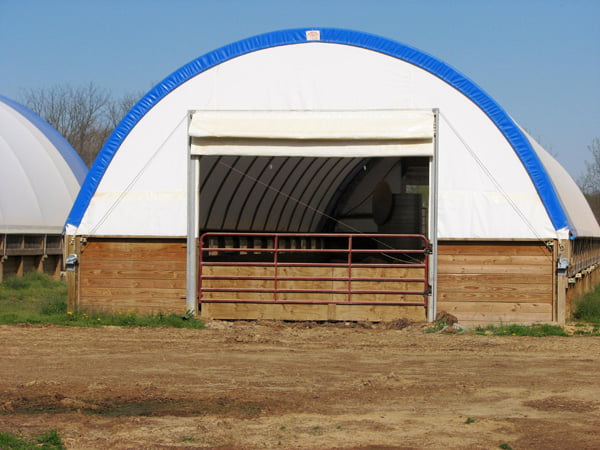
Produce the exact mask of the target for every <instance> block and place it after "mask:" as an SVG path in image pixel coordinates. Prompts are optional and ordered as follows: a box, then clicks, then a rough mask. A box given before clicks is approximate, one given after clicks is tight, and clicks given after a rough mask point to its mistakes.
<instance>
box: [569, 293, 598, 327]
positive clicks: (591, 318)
mask: <svg viewBox="0 0 600 450" xmlns="http://www.w3.org/2000/svg"><path fill="white" fill-rule="evenodd" d="M573 317H574V318H575V319H577V320H582V321H585V322H590V323H593V324H597V325H600V285H598V286H596V289H594V290H593V291H592V292H588V293H587V294H585V295H584V296H583V297H581V299H579V301H577V302H576V303H575V312H574V313H573Z"/></svg>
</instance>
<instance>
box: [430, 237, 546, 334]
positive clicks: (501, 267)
mask: <svg viewBox="0 0 600 450" xmlns="http://www.w3.org/2000/svg"><path fill="white" fill-rule="evenodd" d="M554 267H555V264H554V257H553V253H552V251H551V250H549V249H548V248H547V247H546V246H545V245H544V244H543V243H541V242H520V241H516V242H439V243H438V286H437V295H438V297H437V298H438V311H447V312H449V313H451V314H453V315H455V316H456V317H457V318H458V319H459V323H461V324H464V325H474V324H483V323H500V322H504V323H509V322H510V323H532V322H552V321H553V320H554V310H553V304H554V301H555V288H554V283H555V281H554V280H555V277H554Z"/></svg>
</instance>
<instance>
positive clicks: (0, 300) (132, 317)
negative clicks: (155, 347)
mask: <svg viewBox="0 0 600 450" xmlns="http://www.w3.org/2000/svg"><path fill="white" fill-rule="evenodd" d="M21 323H28V324H47V323H51V324H55V325H68V326H78V327H98V326H105V325H112V326H123V327H128V326H129V327H132V326H135V327H175V328H194V329H199V328H204V323H203V322H202V321H201V320H198V319H196V318H194V317H193V316H191V315H189V314H186V315H178V314H163V313H157V314H152V315H138V314H135V313H133V312H131V311H129V312H119V311H117V312H106V311H105V312H102V311H100V312H86V311H78V312H75V311H67V286H66V284H65V283H64V282H62V281H54V280H52V279H50V278H49V277H48V276H47V275H45V274H40V273H29V274H27V275H25V276H23V277H20V278H17V277H15V278H8V279H6V280H5V281H4V282H3V283H0V324H1V325H14V324H21Z"/></svg>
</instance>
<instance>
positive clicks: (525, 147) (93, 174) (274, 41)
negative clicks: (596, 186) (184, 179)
mask: <svg viewBox="0 0 600 450" xmlns="http://www.w3.org/2000/svg"><path fill="white" fill-rule="evenodd" d="M311 31H315V32H317V33H318V34H319V37H318V41H315V42H319V43H332V44H342V45H348V46H354V47H360V48H363V49H367V50H372V51H375V52H378V53H381V54H384V55H388V56H391V57H394V58H398V59H400V60H402V61H405V62H408V63H410V64H412V65H414V66H416V67H418V68H421V69H423V70H425V71H427V72H429V73H430V74H432V75H434V76H435V77H438V78H439V79H441V80H443V81H444V82H446V83H447V84H448V85H450V86H452V87H453V88H454V89H456V90H457V91H459V92H461V93H462V94H463V95H465V96H466V97H467V98H468V99H470V100H471V101H472V102H473V103H474V104H475V105H477V106H478V107H479V108H480V109H481V111H483V112H484V113H485V114H486V115H487V116H488V117H489V119H490V120H491V121H492V122H493V123H494V124H495V125H496V126H497V128H498V129H499V130H500V132H501V133H502V135H503V136H504V137H505V138H506V140H507V141H508V142H509V143H510V145H511V147H512V148H513V149H514V151H515V153H516V155H517V156H518V158H519V160H520V161H521V162H522V164H523V166H524V167H525V169H526V170H527V173H528V174H529V176H530V178H531V180H532V182H533V184H534V186H535V189H536V191H537V193H538V195H539V197H540V198H541V200H542V202H543V205H544V207H545V209H546V211H547V214H548V216H549V218H550V220H551V222H552V225H553V226H554V228H555V229H556V230H560V229H563V228H566V227H568V225H569V224H568V220H567V215H566V213H565V211H564V208H563V207H562V205H561V202H560V200H559V196H558V195H557V192H556V190H555V187H554V185H553V183H552V181H551V179H550V177H549V175H548V173H547V171H546V169H545V167H544V165H543V164H542V163H541V161H540V158H539V157H538V155H537V153H536V152H535V150H534V149H533V147H532V145H531V143H530V142H529V140H528V139H527V138H526V137H525V135H524V134H523V132H522V131H521V130H520V128H519V127H518V126H517V124H516V123H515V122H514V121H513V120H512V119H511V117H510V116H509V115H508V114H507V113H506V112H505V111H504V110H503V109H502V108H501V107H500V106H499V105H498V104H497V103H496V102H495V101H494V100H493V99H492V98H491V97H490V96H489V95H487V94H486V93H485V92H484V91H483V90H482V89H480V88H479V87H478V86H477V85H476V84H475V83H473V82H472V81H471V80H469V79H468V78H467V77H465V76H464V75H462V74H460V73H459V72H457V71H456V70H455V69H453V68H452V67H450V66H449V65H447V64H445V63H444V62H442V61H440V60H438V59H436V58H434V57H432V56H430V55H428V54H426V53H424V52H421V51H419V50H417V49H414V48H412V47H409V46H406V45H403V44H400V43H398V42H395V41H391V40H388V39H384V38H381V37H379V36H375V35H372V34H368V33H362V32H357V31H349V30H342V29H331V28H318V29H312V28H302V29H293V30H284V31H276V32H272V33H267V34H262V35H259V36H255V37H252V38H248V39H244V40H242V41H239V42H236V43H233V44H230V45H227V46H225V47H222V48H220V49H217V50H215V51H212V52H210V53H208V54H206V55H204V56H201V57H199V58H197V59H195V60H193V61H191V62H190V63H188V64H186V65H185V66H183V67H182V68H180V69H179V70H177V71H175V72H174V73H172V74H171V75H170V76H168V77H167V78H165V79H164V80H163V81H162V82H160V83H159V84H158V85H156V86H155V87H154V88H153V89H152V90H151V91H150V92H148V94H146V96H144V97H143V98H142V99H141V100H140V101H139V102H138V103H137V104H136V105H135V106H134V107H133V108H132V110H131V111H130V112H129V113H128V114H127V116H126V117H125V118H124V119H123V121H122V122H121V123H120V124H119V126H118V127H117V128H116V129H115V131H114V132H113V134H112V135H111V136H110V138H109V139H108V140H107V142H106V144H105V145H104V147H103V149H102V151H101V152H100V154H99V156H98V158H97V159H96V161H95V163H94V165H93V167H92V169H91V170H90V173H89V174H88V177H87V178H86V181H85V183H84V185H83V187H82V189H81V191H80V194H79V196H78V198H77V201H76V203H75V205H74V207H73V209H72V211H71V213H70V215H69V218H68V224H70V225H73V226H75V227H77V226H78V225H79V224H80V223H81V220H82V218H83V215H84V214H85V211H86V209H87V207H88V205H89V204H90V201H91V199H92V197H93V196H94V193H95V192H96V189H97V187H98V185H99V183H100V182H101V180H102V178H103V176H104V174H105V171H106V170H107V168H108V166H109V164H110V162H111V160H112V159H113V157H114V156H115V153H116V152H117V151H118V149H119V147H120V145H121V144H122V143H123V141H124V140H125V138H126V137H127V136H128V135H129V133H130V132H131V131H132V130H133V128H134V127H135V126H136V124H137V123H138V122H139V121H140V120H141V119H142V118H143V117H144V116H145V115H146V114H147V113H148V112H149V111H150V110H151V109H152V108H153V107H155V106H156V105H157V104H158V103H159V102H160V101H161V100H162V99H164V98H165V97H166V96H167V95H168V94H170V93H171V92H173V91H174V90H175V89H177V88H178V87H179V86H181V85H182V84H183V83H185V82H186V81H188V80H190V79H192V78H193V77H195V76H197V75H198V74H201V73H203V72H205V71H207V70H209V69H211V68H213V67H215V66H217V65H219V64H221V63H224V62H226V61H230V60H232V59H234V58H237V57H240V56H242V55H246V54H249V53H252V52H256V51H259V50H263V49H268V48H273V47H279V46H286V45H293V44H300V43H302V44H306V43H307V42H310V41H309V40H307V36H308V34H307V33H310V32H311Z"/></svg>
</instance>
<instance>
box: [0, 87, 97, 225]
mask: <svg viewBox="0 0 600 450" xmlns="http://www.w3.org/2000/svg"><path fill="white" fill-rule="evenodd" d="M0 161H1V162H2V163H1V164H0V232H2V233H60V232H61V231H62V229H63V226H64V222H65V218H66V217H67V214H68V212H69V210H70V208H71V207H72V205H73V202H74V200H75V198H76V196H77V194H78V192H79V189H80V186H81V184H82V183H83V180H84V179H85V176H86V174H87V167H86V166H85V164H84V162H83V161H82V160H81V158H80V157H79V155H78V154H77V152H76V151H75V150H74V149H73V148H72V147H71V146H70V145H69V143H68V142H67V141H66V140H65V139H64V138H63V137H62V136H61V135H60V134H59V133H58V132H57V131H56V130H55V129H54V128H52V126H50V125H49V124H48V123H47V122H45V121H44V120H43V119H42V118H41V117H39V116H38V115H37V114H35V113H33V112H32V111H31V110H29V109H27V108H26V107H24V106H23V105H21V104H19V103H17V102H15V101H13V100H10V99H8V98H6V97H4V96H0Z"/></svg>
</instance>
